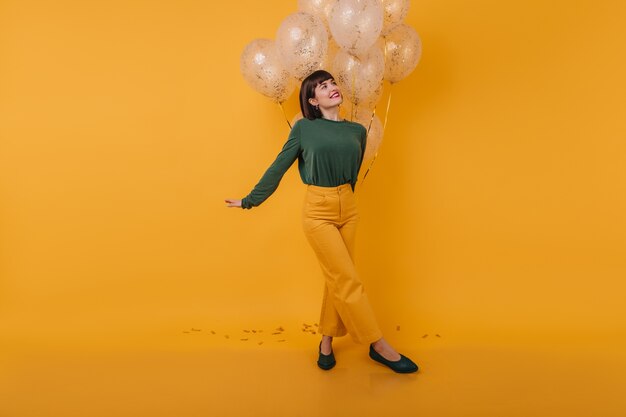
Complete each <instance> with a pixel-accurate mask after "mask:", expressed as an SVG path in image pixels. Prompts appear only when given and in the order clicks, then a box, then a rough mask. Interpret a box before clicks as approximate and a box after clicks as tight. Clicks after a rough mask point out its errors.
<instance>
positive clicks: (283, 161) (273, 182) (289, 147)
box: [241, 123, 301, 209]
mask: <svg viewBox="0 0 626 417" xmlns="http://www.w3.org/2000/svg"><path fill="white" fill-rule="evenodd" d="M300 152H301V147H300V124H299V123H296V124H295V125H294V126H293V128H292V129H291V132H290V133H289V138H288V139H287V142H286V143H285V145H284V146H283V149H282V150H281V151H280V153H279V154H278V156H277V157H276V160H274V162H273V163H272V165H270V167H269V168H268V169H267V171H265V174H263V176H262V177H261V180H260V181H259V183H258V184H257V185H256V186H255V187H254V189H253V190H252V191H251V192H250V194H248V195H247V196H246V197H244V198H243V199H242V200H241V208H243V209H251V208H252V207H255V206H258V205H260V204H261V203H263V202H264V201H265V200H267V199H268V198H269V196H271V195H272V194H273V193H274V191H276V189H277V188H278V185H279V184H280V180H281V179H282V178H283V175H285V172H287V170H288V169H289V167H290V166H291V165H292V164H293V163H294V161H295V160H296V159H298V156H299V155H300Z"/></svg>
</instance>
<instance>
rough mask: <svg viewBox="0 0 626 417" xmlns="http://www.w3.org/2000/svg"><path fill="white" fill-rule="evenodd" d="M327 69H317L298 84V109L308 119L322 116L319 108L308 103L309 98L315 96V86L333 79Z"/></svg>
mask: <svg viewBox="0 0 626 417" xmlns="http://www.w3.org/2000/svg"><path fill="white" fill-rule="evenodd" d="M334 78H335V77H333V76H332V75H331V74H330V73H329V72H328V71H324V70H317V71H315V72H313V73H312V74H310V75H309V76H308V77H306V78H305V79H304V80H302V85H301V86H300V110H301V111H302V116H303V117H306V118H307V119H309V120H314V119H319V118H320V117H322V112H321V111H320V110H319V109H316V108H315V107H313V105H312V104H311V103H309V99H310V98H315V88H316V87H317V86H318V85H320V84H321V83H323V82H324V81H326V80H330V79H334Z"/></svg>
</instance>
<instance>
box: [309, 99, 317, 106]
mask: <svg viewBox="0 0 626 417" xmlns="http://www.w3.org/2000/svg"><path fill="white" fill-rule="evenodd" d="M309 103H310V104H311V106H317V104H318V102H317V99H315V98H310V99H309Z"/></svg>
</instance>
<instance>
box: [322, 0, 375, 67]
mask: <svg viewBox="0 0 626 417" xmlns="http://www.w3.org/2000/svg"><path fill="white" fill-rule="evenodd" d="M329 26H330V31H331V33H332V35H333V37H334V38H335V40H336V41H337V44H339V46H341V47H342V48H343V49H345V50H346V51H348V52H350V53H351V54H353V55H357V56H358V55H361V54H363V53H365V52H366V51H367V50H368V49H369V48H370V47H371V46H372V45H373V44H374V42H376V39H377V38H378V35H380V31H381V29H382V27H383V7H382V4H381V3H380V0H337V2H336V3H335V5H334V7H333V9H332V11H331V14H330V20H329Z"/></svg>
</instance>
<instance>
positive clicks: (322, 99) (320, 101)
mask: <svg viewBox="0 0 626 417" xmlns="http://www.w3.org/2000/svg"><path fill="white" fill-rule="evenodd" d="M309 102H310V103H311V104H312V105H314V106H320V107H322V108H329V107H334V106H338V105H340V104H341V103H342V102H343V96H342V95H341V91H339V87H338V86H337V83H335V80H333V79H332V78H330V79H328V80H326V81H324V82H321V83H319V84H318V85H317V87H315V98H311V99H309Z"/></svg>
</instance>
